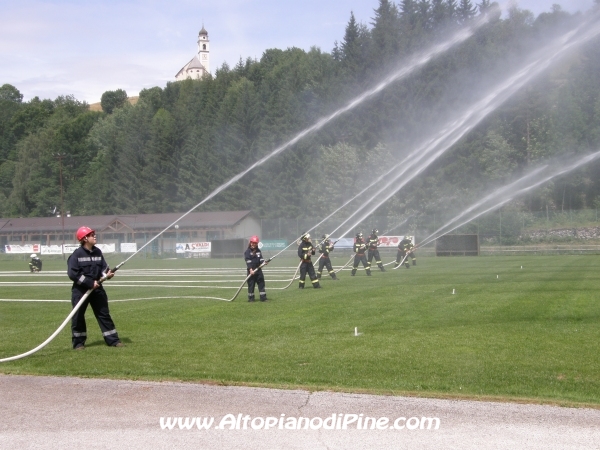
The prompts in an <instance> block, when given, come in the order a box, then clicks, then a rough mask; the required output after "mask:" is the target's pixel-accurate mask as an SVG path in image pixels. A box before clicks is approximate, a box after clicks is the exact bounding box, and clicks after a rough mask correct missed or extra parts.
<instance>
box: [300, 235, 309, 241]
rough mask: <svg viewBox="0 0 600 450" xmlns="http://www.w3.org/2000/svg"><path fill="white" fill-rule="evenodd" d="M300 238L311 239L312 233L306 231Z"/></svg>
mask: <svg viewBox="0 0 600 450" xmlns="http://www.w3.org/2000/svg"><path fill="white" fill-rule="evenodd" d="M300 239H302V240H303V241H308V240H309V239H310V233H304V234H303V235H302V236H301V237H300Z"/></svg>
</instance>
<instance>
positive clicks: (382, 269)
mask: <svg viewBox="0 0 600 450" xmlns="http://www.w3.org/2000/svg"><path fill="white" fill-rule="evenodd" d="M379 270H381V271H382V272H385V267H383V264H379Z"/></svg>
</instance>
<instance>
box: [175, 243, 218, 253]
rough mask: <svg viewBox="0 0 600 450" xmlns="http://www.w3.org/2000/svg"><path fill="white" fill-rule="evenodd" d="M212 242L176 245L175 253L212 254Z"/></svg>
mask: <svg viewBox="0 0 600 450" xmlns="http://www.w3.org/2000/svg"><path fill="white" fill-rule="evenodd" d="M210 250H211V245H210V242H187V243H185V244H179V243H177V244H175V253H188V252H189V253H210Z"/></svg>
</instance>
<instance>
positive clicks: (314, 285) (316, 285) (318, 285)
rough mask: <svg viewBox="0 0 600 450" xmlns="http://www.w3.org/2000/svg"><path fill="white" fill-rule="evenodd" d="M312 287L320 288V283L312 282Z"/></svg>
mask: <svg viewBox="0 0 600 450" xmlns="http://www.w3.org/2000/svg"><path fill="white" fill-rule="evenodd" d="M313 287H314V288H315V289H321V285H320V284H319V283H315V284H313Z"/></svg>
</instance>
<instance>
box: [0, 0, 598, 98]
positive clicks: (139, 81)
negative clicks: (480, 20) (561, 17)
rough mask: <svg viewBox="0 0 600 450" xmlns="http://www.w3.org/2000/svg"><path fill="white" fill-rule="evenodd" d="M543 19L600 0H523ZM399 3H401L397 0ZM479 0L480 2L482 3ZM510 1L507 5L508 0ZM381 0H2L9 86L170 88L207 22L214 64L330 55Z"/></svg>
mask: <svg viewBox="0 0 600 450" xmlns="http://www.w3.org/2000/svg"><path fill="white" fill-rule="evenodd" d="M514 1H515V3H516V4H517V6H518V7H519V8H521V9H527V10H530V11H531V12H533V13H534V14H535V15H536V16H537V15H538V14H540V13H542V12H549V11H550V10H551V8H552V4H554V3H558V4H560V5H561V6H562V9H563V10H566V11H568V12H572V13H573V12H576V11H582V12H583V11H587V10H589V9H590V8H591V7H592V6H593V4H594V0H514ZM395 3H396V4H397V3H399V0H398V1H396V2H395ZM472 3H474V4H476V3H479V0H472ZM501 4H502V3H501ZM378 5H379V0H343V1H342V0H320V1H319V0H304V1H302V2H300V1H290V0H287V1H282V0H254V1H250V0H202V1H198V0H195V1H194V0H170V1H167V0H103V1H100V2H99V1H97V0H96V1H90V0H50V1H35V0H19V1H14V0H0V11H2V14H1V16H0V61H2V63H1V64H0V85H3V84H5V83H8V84H12V85H13V86H15V87H16V88H17V89H19V91H21V93H22V94H23V96H24V100H25V101H28V100H30V99H31V98H33V97H35V96H38V97H40V98H42V99H44V98H50V99H55V98H56V97H58V96H59V95H73V96H74V97H75V98H76V99H78V100H81V101H83V100H85V101H87V102H88V103H96V102H99V101H100V97H101V96H102V93H104V92H105V91H109V90H115V89H124V90H125V91H127V94H128V95H129V96H135V95H137V94H138V93H139V91H140V90H142V89H145V88H150V87H154V86H159V87H164V86H165V85H166V83H167V82H169V81H174V80H175V74H176V73H177V72H178V71H179V69H181V68H182V67H183V66H184V65H185V64H186V63H187V62H188V61H189V60H190V59H192V57H193V56H194V55H195V54H196V52H197V37H198V32H199V31H200V29H201V28H202V26H204V28H205V29H206V30H207V31H208V38H209V40H210V61H211V62H210V66H211V67H210V69H211V72H212V73H213V74H214V72H215V69H217V68H219V67H221V66H222V64H224V63H227V64H228V65H229V66H230V67H233V66H235V65H236V64H237V62H238V61H239V60H240V58H243V59H244V60H245V59H246V58H248V57H251V58H257V59H260V57H261V56H262V54H263V52H264V51H265V50H267V49H270V48H279V49H286V48H288V47H299V48H302V49H304V50H309V49H310V48H311V47H312V46H316V47H319V48H320V49H321V50H322V51H324V52H330V51H331V50H332V48H333V46H334V43H335V41H338V42H340V41H341V40H342V39H343V36H344V30H345V27H346V25H347V23H348V20H349V19H350V13H351V12H353V13H354V16H355V17H356V20H357V21H358V22H362V23H364V24H366V25H367V26H368V27H369V28H370V27H371V24H370V23H371V21H372V17H373V15H374V14H373V10H374V9H376V8H377V6H378Z"/></svg>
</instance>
